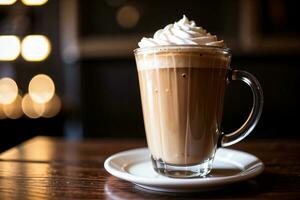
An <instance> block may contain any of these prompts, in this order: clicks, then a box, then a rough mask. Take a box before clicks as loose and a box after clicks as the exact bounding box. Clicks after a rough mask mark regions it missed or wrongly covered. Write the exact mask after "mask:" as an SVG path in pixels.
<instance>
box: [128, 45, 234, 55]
mask: <svg viewBox="0 0 300 200" xmlns="http://www.w3.org/2000/svg"><path fill="white" fill-rule="evenodd" d="M170 50H171V51H172V52H198V51H200V50H211V51H214V52H219V53H222V54H224V55H229V56H231V54H232V50H231V49H230V48H227V47H219V46H208V45H159V46H153V47H142V48H136V49H135V50H133V52H134V54H135V55H138V54H139V53H154V52H166V51H170Z"/></svg>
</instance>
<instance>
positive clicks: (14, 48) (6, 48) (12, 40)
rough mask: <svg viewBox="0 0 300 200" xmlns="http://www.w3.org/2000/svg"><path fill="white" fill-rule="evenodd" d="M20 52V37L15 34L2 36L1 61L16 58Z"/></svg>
mask: <svg viewBox="0 0 300 200" xmlns="http://www.w3.org/2000/svg"><path fill="white" fill-rule="evenodd" d="M19 54H20V39H19V38H18V37H17V36H14V35H1V36H0V61H12V60H15V59H16V58H17V57H18V56H19Z"/></svg>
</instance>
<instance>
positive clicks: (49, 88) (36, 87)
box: [28, 74, 55, 104]
mask: <svg viewBox="0 0 300 200" xmlns="http://www.w3.org/2000/svg"><path fill="white" fill-rule="evenodd" d="M28 93H29V95H30V97H31V98H32V100H33V101H35V102H36V103H40V104H43V103H46V102H48V101H49V100H50V99H51V98H52V97H53V95H54V93H55V85H54V82H53V81H52V79H51V78H50V77H49V76H47V75H45V74H38V75H36V76H35V77H33V78H32V79H31V81H30V83H29V86H28Z"/></svg>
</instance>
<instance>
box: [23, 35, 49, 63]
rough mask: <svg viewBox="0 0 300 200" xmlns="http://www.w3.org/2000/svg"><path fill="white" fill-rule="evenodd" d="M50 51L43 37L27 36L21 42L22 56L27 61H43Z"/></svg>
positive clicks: (47, 40)
mask: <svg viewBox="0 0 300 200" xmlns="http://www.w3.org/2000/svg"><path fill="white" fill-rule="evenodd" d="M50 51H51V44H50V41H49V39H48V38H47V37H46V36H43V35H29V36H26V37H25V38H24V39H23V41H22V51H21V53H22V56H23V58H24V59H25V60H27V61H34V62H38V61H42V60H45V59H46V58H47V57H48V56H49V54H50Z"/></svg>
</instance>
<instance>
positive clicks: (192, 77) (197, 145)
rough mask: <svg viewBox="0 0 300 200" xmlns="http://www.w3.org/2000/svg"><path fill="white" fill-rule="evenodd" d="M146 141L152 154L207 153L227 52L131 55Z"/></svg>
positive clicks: (177, 158) (216, 123) (172, 159)
mask: <svg viewBox="0 0 300 200" xmlns="http://www.w3.org/2000/svg"><path fill="white" fill-rule="evenodd" d="M136 62H137V67H138V76H139V83H140V91H141V97H142V106H143V115H144V123H145V129H146V136H147V142H148V147H149V149H150V152H151V154H152V156H153V158H154V159H155V160H162V161H164V162H166V163H168V164H173V165H194V164H199V163H201V162H205V161H206V160H207V159H211V158H213V155H214V153H215V145H216V140H217V138H218V135H219V134H220V124H221V118H222V110H223V97H224V91H225V86H226V72H227V68H228V63H229V62H230V58H229V56H227V55H223V54H220V53H215V52H213V51H200V52H199V51H197V52H184V51H181V52H180V51H176V52H172V51H167V52H161V51H159V52H152V53H144V54H143V53H141V54H139V55H136Z"/></svg>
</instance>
